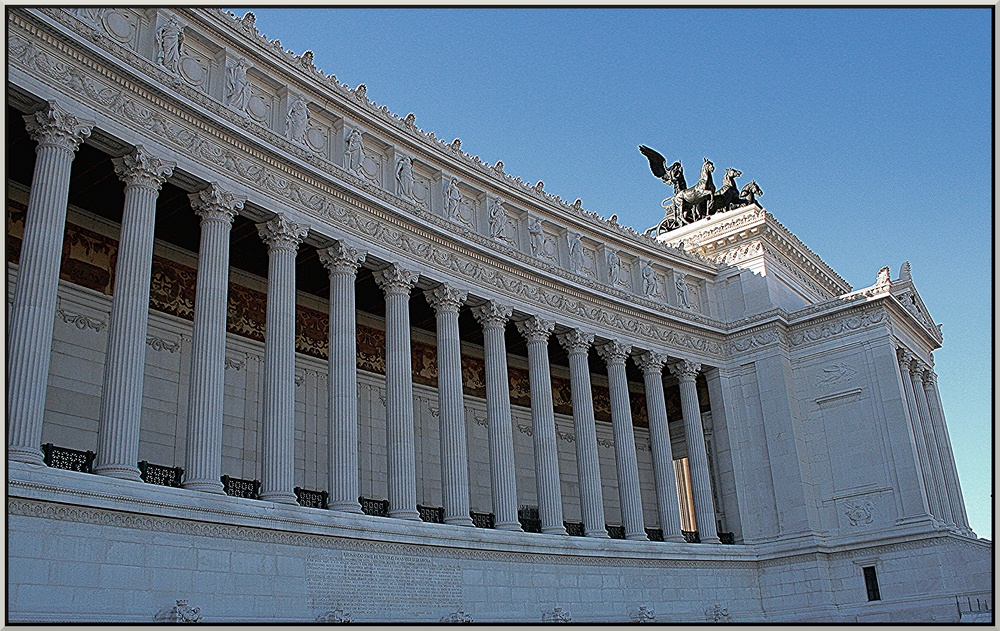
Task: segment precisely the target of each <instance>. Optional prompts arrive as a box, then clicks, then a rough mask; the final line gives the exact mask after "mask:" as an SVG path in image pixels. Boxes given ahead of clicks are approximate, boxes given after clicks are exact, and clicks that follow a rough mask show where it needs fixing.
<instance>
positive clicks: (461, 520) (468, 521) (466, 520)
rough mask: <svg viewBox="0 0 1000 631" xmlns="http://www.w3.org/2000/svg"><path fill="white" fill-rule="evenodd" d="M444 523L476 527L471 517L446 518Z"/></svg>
mask: <svg viewBox="0 0 1000 631" xmlns="http://www.w3.org/2000/svg"><path fill="white" fill-rule="evenodd" d="M444 523H446V524H451V525H452V526H472V527H475V525H476V524H475V522H473V521H472V518H471V517H462V516H458V517H445V518H444Z"/></svg>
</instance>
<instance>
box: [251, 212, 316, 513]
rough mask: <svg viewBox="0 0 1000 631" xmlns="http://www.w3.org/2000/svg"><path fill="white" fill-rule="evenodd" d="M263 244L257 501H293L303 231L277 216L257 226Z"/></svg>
mask: <svg viewBox="0 0 1000 631" xmlns="http://www.w3.org/2000/svg"><path fill="white" fill-rule="evenodd" d="M257 231H258V233H259V234H260V238H261V239H263V240H264V242H265V243H267V254H268V264H267V317H266V321H265V327H266V328H265V330H264V400H263V403H264V405H263V419H262V428H261V431H262V433H263V435H264V441H263V449H264V452H263V453H262V454H261V478H260V489H261V491H260V499H262V500H268V501H271V502H277V503H280V504H296V503H297V501H296V498H295V492H294V488H295V255H296V253H297V252H298V249H299V244H300V243H302V239H303V238H305V236H306V233H307V232H308V228H307V227H305V226H302V225H299V224H297V223H295V222H293V221H291V220H290V219H288V218H287V217H285V216H283V215H278V216H276V217H275V218H273V219H271V220H270V221H268V222H267V223H262V224H258V225H257Z"/></svg>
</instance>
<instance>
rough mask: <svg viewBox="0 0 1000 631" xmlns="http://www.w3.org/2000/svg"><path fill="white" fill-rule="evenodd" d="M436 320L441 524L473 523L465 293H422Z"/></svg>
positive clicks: (449, 290)
mask: <svg viewBox="0 0 1000 631" xmlns="http://www.w3.org/2000/svg"><path fill="white" fill-rule="evenodd" d="M424 296H425V297H426V298H427V302H428V303H430V305H431V307H433V308H434V313H435V320H436V323H437V357H438V407H439V409H440V414H439V417H440V420H441V431H440V435H441V493H442V498H443V502H442V503H443V504H444V523H446V524H455V525H458V526H472V525H474V524H473V523H472V517H471V516H470V515H469V455H468V447H467V442H466V432H465V402H464V398H463V396H462V342H461V339H460V338H459V334H458V310H459V309H461V307H462V303H464V302H465V299H466V297H467V296H468V292H466V291H462V290H459V289H456V288H454V287H452V286H450V285H448V284H443V285H439V286H438V287H435V288H434V289H432V290H430V291H427V292H425V293H424Z"/></svg>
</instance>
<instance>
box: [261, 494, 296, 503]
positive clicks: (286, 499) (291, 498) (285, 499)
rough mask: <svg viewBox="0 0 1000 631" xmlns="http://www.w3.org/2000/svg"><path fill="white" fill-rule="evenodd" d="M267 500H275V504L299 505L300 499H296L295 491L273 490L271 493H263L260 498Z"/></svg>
mask: <svg viewBox="0 0 1000 631" xmlns="http://www.w3.org/2000/svg"><path fill="white" fill-rule="evenodd" d="M258 499H261V500H264V501H265V502H274V503H275V504H292V505H295V506H297V505H298V503H299V500H298V499H296V497H295V494H294V493H284V492H281V491H271V492H269V493H261V494H260V498H258Z"/></svg>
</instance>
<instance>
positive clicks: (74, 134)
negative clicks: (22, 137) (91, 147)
mask: <svg viewBox="0 0 1000 631" xmlns="http://www.w3.org/2000/svg"><path fill="white" fill-rule="evenodd" d="M24 126H25V128H26V129H27V130H28V135H30V136H31V139H32V140H34V141H35V142H37V143H38V145H39V146H48V147H58V148H59V149H65V150H67V151H70V152H74V153H75V152H76V150H77V149H79V148H80V143H82V142H83V141H84V139H85V138H87V137H89V136H90V132H91V130H92V129H93V128H94V121H90V120H84V119H82V118H77V117H76V116H74V115H72V114H70V113H69V112H67V111H66V110H64V109H63V108H62V107H60V106H59V105H58V104H57V103H56V102H55V101H49V102H48V104H47V105H46V106H45V107H43V108H42V109H40V110H38V111H37V112H35V113H34V114H28V115H27V116H25V117H24Z"/></svg>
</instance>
